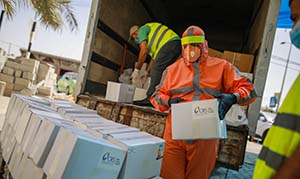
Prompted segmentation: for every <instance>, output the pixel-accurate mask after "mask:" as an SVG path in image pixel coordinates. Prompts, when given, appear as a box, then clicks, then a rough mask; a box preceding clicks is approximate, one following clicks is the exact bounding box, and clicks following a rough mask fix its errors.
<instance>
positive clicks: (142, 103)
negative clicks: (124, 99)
mask: <svg viewBox="0 0 300 179" xmlns="http://www.w3.org/2000/svg"><path fill="white" fill-rule="evenodd" d="M133 104H134V105H137V106H151V107H153V105H152V104H151V102H150V100H149V98H145V99H142V100H138V101H133Z"/></svg>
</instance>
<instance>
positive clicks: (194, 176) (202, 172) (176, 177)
mask: <svg viewBox="0 0 300 179" xmlns="http://www.w3.org/2000/svg"><path fill="white" fill-rule="evenodd" d="M218 144H219V142H218V140H194V141H193V142H192V143H191V144H188V143H187V142H186V141H183V140H177V141H175V140H171V139H166V145H165V152H164V157H163V163H162V168H161V173H160V176H161V177H162V178H163V179H206V178H208V177H209V176H210V174H211V172H212V170H213V168H214V165H215V161H216V157H217V150H218Z"/></svg>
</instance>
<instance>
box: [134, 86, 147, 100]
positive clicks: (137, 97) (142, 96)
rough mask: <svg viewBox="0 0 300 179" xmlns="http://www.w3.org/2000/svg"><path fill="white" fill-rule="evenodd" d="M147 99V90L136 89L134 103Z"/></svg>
mask: <svg viewBox="0 0 300 179" xmlns="http://www.w3.org/2000/svg"><path fill="white" fill-rule="evenodd" d="M146 97H147V90H145V89H143V88H135V91H134V97H133V101H137V100H142V99H145V98H146Z"/></svg>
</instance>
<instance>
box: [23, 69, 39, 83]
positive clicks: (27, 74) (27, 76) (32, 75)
mask: <svg viewBox="0 0 300 179" xmlns="http://www.w3.org/2000/svg"><path fill="white" fill-rule="evenodd" d="M22 78H24V79H27V80H31V81H34V80H35V78H36V74H35V73H31V72H27V71H25V72H23V74H22Z"/></svg>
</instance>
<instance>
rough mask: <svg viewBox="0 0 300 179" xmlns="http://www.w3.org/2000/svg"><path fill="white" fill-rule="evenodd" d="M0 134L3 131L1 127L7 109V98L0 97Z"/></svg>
mask: <svg viewBox="0 0 300 179" xmlns="http://www.w3.org/2000/svg"><path fill="white" fill-rule="evenodd" d="M0 101H1V103H0V132H1V131H2V129H3V125H4V122H5V113H6V111H7V107H8V104H9V97H5V96H0Z"/></svg>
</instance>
